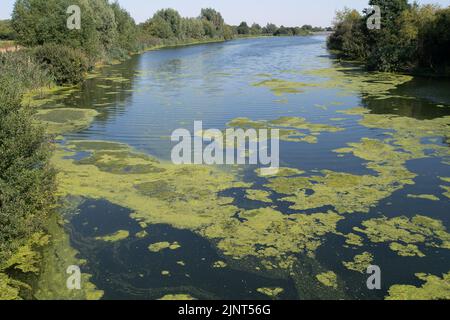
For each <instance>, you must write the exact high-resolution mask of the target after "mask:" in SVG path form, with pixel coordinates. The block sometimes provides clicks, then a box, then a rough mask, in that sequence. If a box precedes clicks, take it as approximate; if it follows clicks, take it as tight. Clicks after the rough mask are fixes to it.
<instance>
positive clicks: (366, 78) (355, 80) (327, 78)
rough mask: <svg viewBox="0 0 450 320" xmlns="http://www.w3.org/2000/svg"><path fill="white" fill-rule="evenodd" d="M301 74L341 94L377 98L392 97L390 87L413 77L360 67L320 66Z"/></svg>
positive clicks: (322, 86) (393, 87)
mask: <svg viewBox="0 0 450 320" xmlns="http://www.w3.org/2000/svg"><path fill="white" fill-rule="evenodd" d="M303 74H305V75H308V76H315V77H317V78H318V79H319V80H322V81H320V82H316V86H318V87H320V88H329V89H334V88H336V89H340V90H341V95H342V96H347V95H354V94H361V93H363V95H370V96H371V97H372V98H373V99H378V100H382V99H387V98H390V97H392V96H393V95H392V93H391V92H390V91H391V90H392V89H395V88H396V87H398V86H399V85H402V84H404V83H407V82H409V81H411V80H412V79H413V77H412V76H409V75H400V74H392V73H384V72H367V71H365V70H363V69H362V68H360V67H332V68H322V69H315V70H307V71H304V72H303Z"/></svg>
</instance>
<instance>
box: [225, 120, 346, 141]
mask: <svg viewBox="0 0 450 320" xmlns="http://www.w3.org/2000/svg"><path fill="white" fill-rule="evenodd" d="M227 126H228V127H232V128H241V129H268V130H269V129H278V130H279V139H280V140H282V141H290V142H306V143H317V140H318V139H317V136H318V135H320V133H322V132H339V131H343V130H345V129H344V128H340V127H336V126H331V125H327V124H319V123H310V122H308V121H307V120H306V119H305V118H300V117H280V118H278V119H275V120H271V121H265V120H258V121H255V120H251V119H248V118H235V119H233V120H231V121H230V122H228V124H227Z"/></svg>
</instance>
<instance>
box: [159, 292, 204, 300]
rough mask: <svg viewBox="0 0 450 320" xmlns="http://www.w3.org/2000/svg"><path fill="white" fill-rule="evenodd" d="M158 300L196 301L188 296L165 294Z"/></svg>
mask: <svg viewBox="0 0 450 320" xmlns="http://www.w3.org/2000/svg"><path fill="white" fill-rule="evenodd" d="M158 300H173V301H184V300H186V301H189V300H196V299H195V298H194V297H192V296H191V295H189V294H167V295H165V296H163V297H161V298H159V299H158Z"/></svg>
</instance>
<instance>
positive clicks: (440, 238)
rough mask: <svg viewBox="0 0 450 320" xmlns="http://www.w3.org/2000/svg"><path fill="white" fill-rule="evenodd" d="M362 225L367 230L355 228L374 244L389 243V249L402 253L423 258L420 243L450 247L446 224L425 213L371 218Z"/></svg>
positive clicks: (449, 236)
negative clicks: (423, 214) (424, 214)
mask: <svg viewBox="0 0 450 320" xmlns="http://www.w3.org/2000/svg"><path fill="white" fill-rule="evenodd" d="M362 225H363V227H364V229H362V228H358V227H355V228H353V229H354V230H355V231H357V232H359V233H363V234H365V235H366V236H367V238H368V239H369V240H370V241H371V242H373V243H389V244H390V248H391V249H392V250H393V251H395V252H397V253H398V254H399V255H401V256H419V257H423V256H424V254H423V253H422V252H421V251H420V250H419V249H418V247H417V245H418V244H420V245H425V246H428V247H435V248H447V249H448V248H449V247H450V234H449V233H447V231H446V228H445V227H444V225H443V223H442V222H441V221H439V220H435V219H432V218H429V217H426V216H420V215H417V216H415V217H413V218H411V219H409V218H407V217H395V218H391V219H388V218H379V219H371V220H367V221H364V222H363V223H362Z"/></svg>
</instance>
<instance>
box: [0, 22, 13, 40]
mask: <svg viewBox="0 0 450 320" xmlns="http://www.w3.org/2000/svg"><path fill="white" fill-rule="evenodd" d="M14 39H15V33H14V30H13V28H12V26H11V21H9V20H0V40H14Z"/></svg>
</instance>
